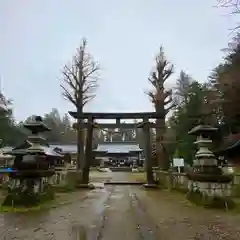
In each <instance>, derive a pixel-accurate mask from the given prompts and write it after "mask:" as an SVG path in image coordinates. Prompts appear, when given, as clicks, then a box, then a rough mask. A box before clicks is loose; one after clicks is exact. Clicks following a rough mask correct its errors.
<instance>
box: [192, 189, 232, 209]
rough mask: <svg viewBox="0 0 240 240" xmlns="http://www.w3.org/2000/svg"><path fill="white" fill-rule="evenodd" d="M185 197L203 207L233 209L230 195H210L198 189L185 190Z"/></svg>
mask: <svg viewBox="0 0 240 240" xmlns="http://www.w3.org/2000/svg"><path fill="white" fill-rule="evenodd" d="M187 199H188V200H189V201H191V202H193V203H195V204H196V205H200V206H203V207H205V208H217V209H233V208H234V207H235V203H234V201H233V200H232V199H231V198H230V197H220V196H212V197H210V196H206V195H203V194H202V193H201V192H200V191H189V192H187Z"/></svg>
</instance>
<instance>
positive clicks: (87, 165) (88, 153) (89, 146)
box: [82, 117, 94, 184]
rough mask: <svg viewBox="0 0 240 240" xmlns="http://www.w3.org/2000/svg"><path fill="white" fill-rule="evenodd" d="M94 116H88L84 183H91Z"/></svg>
mask: <svg viewBox="0 0 240 240" xmlns="http://www.w3.org/2000/svg"><path fill="white" fill-rule="evenodd" d="M93 128H94V126H93V117H89V118H88V127H87V141H86V149H85V162H84V167H83V172H82V174H83V175H82V183H83V184H88V183H89V170H90V167H91V164H92V158H93V152H92V142H93Z"/></svg>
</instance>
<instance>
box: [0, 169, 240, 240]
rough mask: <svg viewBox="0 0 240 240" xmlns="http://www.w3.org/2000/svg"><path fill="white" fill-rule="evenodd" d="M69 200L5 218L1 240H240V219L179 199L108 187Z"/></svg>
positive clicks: (138, 188)
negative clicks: (38, 210)
mask: <svg viewBox="0 0 240 240" xmlns="http://www.w3.org/2000/svg"><path fill="white" fill-rule="evenodd" d="M113 174H114V175H115V174H117V173H113ZM126 174H129V173H126ZM115 176H116V175H115ZM121 176H123V174H122V173H121ZM108 177H109V175H108ZM112 177H113V179H114V176H112ZM125 177H127V175H125ZM116 178H117V179H119V176H116ZM70 197H71V202H72V203H71V204H69V205H65V206H62V207H59V208H55V209H51V210H49V211H45V212H41V213H32V214H26V213H25V214H1V215H0V239H3V240H4V239H5V240H10V239H19V240H30V239H31V240H34V239H46V240H50V239H56V240H70V239H71V240H74V239H75V240H79V239H82V240H86V239H89V240H98V239H99V240H100V239H101V240H120V239H121V240H122V239H125V240H128V239H129V240H141V239H147V240H152V239H153V240H155V239H156V240H157V239H158V240H159V239H163V240H168V239H169V240H175V239H176V240H187V239H199V240H200V239H202V240H205V239H206V240H208V239H212V240H214V239H216V240H221V239H226V240H237V239H240V224H239V222H240V215H233V213H224V212H222V213H219V212H217V211H212V210H204V209H202V208H198V207H195V206H193V205H191V204H189V203H188V202H187V201H186V200H185V198H184V196H183V195H181V194H178V193H170V192H168V191H164V190H157V191H156V190H151V191H149V190H147V191H146V190H144V189H142V188H141V186H120V185H118V186H114V185H110V186H105V188H103V189H101V188H97V189H95V190H92V191H88V192H86V191H83V192H75V193H72V194H70Z"/></svg>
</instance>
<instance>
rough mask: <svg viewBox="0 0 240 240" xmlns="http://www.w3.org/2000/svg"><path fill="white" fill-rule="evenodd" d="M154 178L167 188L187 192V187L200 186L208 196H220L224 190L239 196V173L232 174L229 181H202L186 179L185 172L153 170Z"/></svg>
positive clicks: (226, 194)
mask: <svg viewBox="0 0 240 240" xmlns="http://www.w3.org/2000/svg"><path fill="white" fill-rule="evenodd" d="M155 175H156V180H157V181H158V182H159V184H160V185H161V186H162V187H164V188H168V189H176V190H180V191H182V192H187V191H188V189H189V188H190V189H193V190H197V189H199V188H201V190H202V192H204V193H206V195H208V196H213V195H217V196H222V195H223V191H225V196H230V195H234V197H240V174H239V173H238V174H233V180H232V182H230V183H228V184H227V183H210V182H209V183H206V182H205V183H204V182H202V183H201V182H194V181H191V180H188V178H187V174H186V173H178V172H170V171H169V172H166V171H160V170H156V171H155Z"/></svg>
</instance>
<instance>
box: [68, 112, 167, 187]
mask: <svg viewBox="0 0 240 240" xmlns="http://www.w3.org/2000/svg"><path fill="white" fill-rule="evenodd" d="M69 114H70V115H71V116H72V117H74V118H75V119H81V120H85V121H86V120H87V122H84V123H82V124H81V125H80V126H77V127H80V128H86V129H87V141H86V150H85V153H86V155H85V164H84V168H87V169H89V168H90V165H91V160H92V159H93V151H92V139H93V129H94V127H101V128H122V129H124V128H125V129H129V128H135V127H138V128H142V129H143V138H144V140H145V141H144V142H145V147H144V152H145V161H146V173H147V184H146V185H145V186H146V187H152V186H154V179H153V171H152V167H153V165H152V159H151V154H152V147H151V142H150V128H156V127H157V125H156V123H151V122H149V120H150V119H155V120H156V119H163V118H164V117H165V114H164V113H161V114H159V113H156V112H131V113H98V112H84V113H82V114H80V115H78V114H77V112H69ZM97 119H113V120H114V119H115V120H116V122H115V123H94V120H97ZM122 119H142V122H140V123H138V124H135V123H121V120H122Z"/></svg>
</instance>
